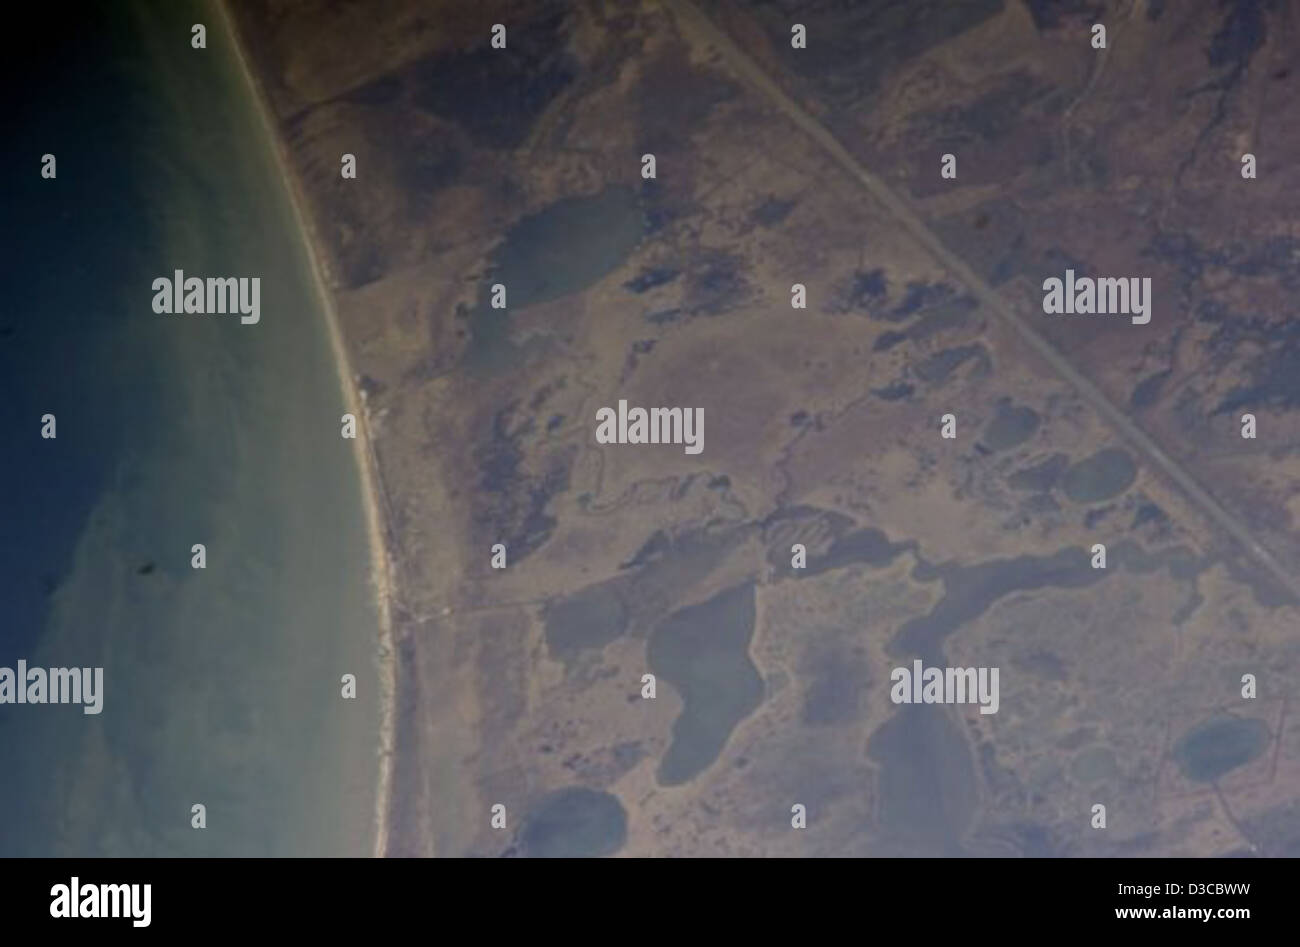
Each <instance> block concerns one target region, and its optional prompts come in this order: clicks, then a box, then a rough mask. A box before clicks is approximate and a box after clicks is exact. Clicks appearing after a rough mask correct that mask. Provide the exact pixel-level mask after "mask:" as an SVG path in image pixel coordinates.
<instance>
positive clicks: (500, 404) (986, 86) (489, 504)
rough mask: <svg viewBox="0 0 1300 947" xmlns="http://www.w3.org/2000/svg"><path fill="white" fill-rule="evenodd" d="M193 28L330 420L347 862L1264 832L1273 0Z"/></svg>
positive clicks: (1276, 52)
mask: <svg viewBox="0 0 1300 947" xmlns="http://www.w3.org/2000/svg"><path fill="white" fill-rule="evenodd" d="M228 6H229V7H230V9H231V11H232V12H233V13H234V14H235V18H236V21H237V23H238V26H239V28H240V33H241V39H242V42H243V44H244V46H245V48H246V50H247V52H248V53H249V55H250V59H251V62H252V64H253V67H254V69H255V71H256V72H257V73H258V77H259V79H260V80H261V83H262V85H263V87H264V88H265V90H266V94H267V96H268V98H269V100H270V103H271V106H272V109H273V112H274V115H275V118H276V120H277V122H278V129H279V132H280V134H281V135H282V137H283V141H284V142H285V144H286V146H287V149H288V152H289V154H290V156H291V165H292V171H293V173H294V174H295V175H296V177H297V179H298V182H299V184H300V185H301V188H302V191H303V193H304V194H305V195H306V198H307V204H308V208H307V209H308V212H309V215H310V217H311V218H312V222H313V226H314V229H315V230H316V232H317V234H318V238H319V242H320V246H319V247H318V252H319V253H320V254H321V255H322V257H323V263H324V265H325V268H326V270H327V272H328V277H329V280H330V282H331V284H332V289H333V292H334V294H335V297H336V301H337V306H338V312H339V315H340V319H341V323H342V328H343V332H344V335H345V338H346V343H347V347H348V350H349V351H348V354H349V357H350V361H351V368H352V371H353V372H354V373H355V374H356V375H357V376H358V377H359V380H360V386H361V389H362V391H363V392H364V393H365V395H366V399H367V403H368V417H367V421H366V423H367V425H368V428H369V433H370V435H371V438H372V440H373V444H374V450H375V457H376V468H377V473H378V481H379V483H380V484H381V493H382V498H383V506H384V510H385V515H386V520H387V523H386V525H387V530H388V543H389V547H390V548H389V554H390V557H391V559H392V562H393V564H394V580H395V584H396V593H395V597H394V601H393V602H392V606H393V610H394V611H393V614H394V621H395V629H394V631H395V635H396V639H397V649H398V656H399V665H398V694H397V715H398V716H397V725H398V731H397V747H396V754H395V760H394V770H393V789H392V799H391V804H390V806H389V815H390V834H389V839H388V844H387V851H388V852H389V853H390V854H393V855H428V854H438V855H466V854H472V855H503V854H523V855H547V854H612V853H615V852H617V853H619V854H627V855H649V854H654V855H760V854H780V855H877V854H878V855H900V854H915V855H930V854H963V853H965V854H980V855H1016V854H1036V855H1047V854H1052V855H1205V856H1209V855H1223V854H1260V855H1282V854H1290V855H1295V854H1300V730H1297V728H1296V727H1295V726H1294V725H1289V723H1290V722H1289V719H1288V714H1289V710H1290V708H1291V705H1292V703H1293V702H1292V700H1291V698H1292V697H1294V696H1297V695H1296V694H1295V683H1294V682H1295V681H1296V676H1297V669H1298V666H1300V633H1297V631H1296V627H1297V619H1298V618H1300V611H1298V609H1297V603H1298V601H1300V596H1297V590H1300V580H1297V579H1295V578H1293V576H1295V575H1296V574H1297V568H1298V567H1300V529H1297V525H1296V517H1297V516H1300V486H1298V485H1300V452H1298V451H1297V446H1300V415H1298V414H1297V413H1296V411H1295V408H1296V406H1297V404H1300V328H1296V325H1297V324H1296V323H1294V321H1293V319H1292V318H1291V311H1290V309H1289V303H1290V301H1291V300H1292V298H1293V294H1294V292H1295V291H1296V290H1297V288H1300V233H1297V232H1296V226H1297V225H1296V224H1295V223H1294V222H1295V221H1297V220H1300V196H1297V194H1300V191H1298V190H1297V188H1295V187H1294V186H1293V183H1294V182H1296V181H1300V122H1291V121H1290V120H1289V119H1288V118H1287V116H1288V115H1289V114H1295V109H1296V105H1295V104H1294V103H1297V102H1300V62H1298V61H1297V59H1296V57H1297V53H1296V52H1295V51H1296V50H1297V49H1298V48H1300V47H1297V43H1296V39H1297V32H1296V31H1297V24H1296V23H1295V22H1294V11H1293V9H1292V5H1291V4H1290V3H1289V2H1282V0H1273V2H1270V0H1223V2H1218V0H1195V2H1193V0H1181V2H1177V3H1175V2H1172V0H1171V2H1161V0H1134V2H1109V3H1107V2H1100V0H1097V2H1083V0H969V2H962V3H954V2H945V0H906V2H891V0H864V2H861V3H857V4H843V3H837V2H831V0H771V2H759V0H752V2H739V0H718V2H705V0H696V2H695V3H689V2H686V0H663V2H652V0H643V2H631V0H625V2H598V0H574V2H541V0H518V2H497V0H480V2H473V3H470V2H428V0H421V2H415V0H383V2H369V3H338V2H327V0H313V2H305V0H304V2H287V0H232V2H230V3H229V4H228ZM498 23H499V24H504V25H505V26H506V27H507V36H508V40H507V46H506V48H505V49H494V48H492V46H491V45H490V39H491V34H492V27H493V24H498ZM796 23H798V24H803V25H805V26H806V28H807V37H808V39H807V48H806V49H795V48H792V47H791V42H790V37H791V27H792V25H793V24H796ZM1094 23H1103V24H1105V25H1106V27H1107V30H1108V43H1107V48H1106V49H1105V50H1098V49H1095V48H1093V47H1092V45H1091V42H1090V38H1091V26H1092V24H1094ZM1246 152H1250V153H1253V154H1255V155H1256V157H1257V159H1258V169H1259V170H1258V178H1257V179H1254V180H1247V179H1244V178H1243V177H1242V174H1241V163H1240V162H1241V156H1242V154H1244V153H1246ZM345 153H350V154H354V155H355V156H356V159H357V168H358V174H357V178H356V179H355V180H348V179H343V178H342V177H341V176H340V173H339V169H340V157H341V156H342V155H343V154H345ZM646 153H653V154H654V155H655V158H656V163H657V176H656V178H655V179H654V180H645V179H643V178H642V175H641V169H642V162H641V156H642V155H643V154H646ZM945 153H951V154H953V155H955V157H956V159H957V170H958V174H957V178H956V179H955V180H951V179H945V178H943V177H941V175H940V159H941V156H942V155H943V154H945ZM1067 267H1072V268H1073V269H1074V270H1075V271H1076V273H1078V274H1080V275H1091V276H1123V277H1128V276H1147V277H1150V278H1151V280H1152V285H1153V300H1154V301H1153V307H1152V318H1151V321H1150V323H1149V324H1147V325H1133V324H1131V323H1130V320H1129V319H1128V317H1127V316H1124V315H1107V316H1086V315H1071V316H1060V315H1053V316H1049V315H1046V314H1044V312H1043V309H1042V296H1043V290H1042V281H1043V280H1044V279H1045V278H1048V277H1052V276H1055V277H1063V276H1064V271H1065V269H1066V268H1067ZM497 282H500V283H502V284H504V285H505V286H506V287H507V290H508V308H507V309H506V310H505V311H504V312H502V311H500V310H493V309H492V308H490V306H489V305H488V296H489V287H490V285H491V284H493V283H497ZM794 283H801V284H803V285H805V286H806V287H807V295H808V306H807V309H804V310H798V309H792V308H791V304H790V299H791V295H790V294H791V286H792V284H794ZM619 399H626V400H627V401H628V403H629V404H630V405H643V406H651V405H654V406H660V405H679V406H691V407H696V406H698V407H702V408H703V409H704V414H705V421H706V423H705V427H704V434H705V441H704V443H705V447H704V451H703V452H702V453H701V454H698V455H689V454H687V453H685V452H684V451H683V450H682V448H681V447H680V446H663V445H660V446H637V445H599V444H597V443H596V441H595V438H594V430H595V413H596V410H597V409H598V408H599V407H601V406H606V405H611V406H613V405H617V403H618V401H619ZM1246 412H1249V413H1252V414H1253V415H1254V416H1255V417H1256V419H1257V425H1258V436H1257V438H1255V439H1254V440H1247V439H1243V438H1242V437H1241V434H1240V429H1241V415H1242V414H1244V413H1246ZM949 413H951V414H954V415H955V416H956V423H957V437H956V438H955V439H953V440H946V439H943V438H941V437H940V418H941V416H943V415H945V414H949ZM497 543H502V544H504V545H505V546H506V549H507V554H508V567H507V568H506V569H504V570H494V569H493V568H492V567H491V564H490V561H491V549H492V547H493V545H494V544H497ZM795 543H803V544H804V545H805V546H806V547H807V550H808V567H807V568H806V569H803V570H794V569H792V568H791V567H790V566H791V547H792V545H793V544H795ZM1095 543H1104V544H1105V545H1106V548H1107V553H1108V562H1107V568H1105V569H1104V570H1103V569H1094V568H1092V567H1091V564H1090V560H1091V557H1092V553H1091V549H1092V547H1093V545H1094V544H1095ZM914 657H922V658H924V659H925V660H926V662H927V663H929V664H939V665H945V664H947V665H954V666H982V667H983V666H988V667H999V668H1000V669H1001V697H1000V708H999V710H998V712H997V713H996V714H989V715H982V714H980V713H979V712H978V708H977V707H975V706H971V705H956V706H924V705H922V706H898V705H895V704H894V703H892V702H891V701H890V699H889V687H890V680H889V675H890V670H891V669H892V668H893V667H895V666H897V665H907V666H910V664H911V661H912V659H913V658H914ZM646 673H654V674H655V675H656V677H657V685H658V692H657V696H656V698H655V699H654V700H643V699H642V695H641V688H642V675H643V674H646ZM1245 674H1252V675H1254V676H1255V678H1256V679H1257V687H1258V696H1257V697H1255V698H1253V699H1247V698H1243V694H1242V688H1243V685H1242V677H1243V675H1245ZM496 804H501V805H504V806H505V808H506V812H507V826H506V828H505V829H499V828H493V827H492V825H491V821H490V820H491V808H492V807H493V806H494V805H496ZM795 804H800V805H803V806H805V807H806V809H807V819H808V827H807V829H806V830H803V831H799V830H795V829H792V827H791V807H792V806H793V805H795ZM1096 804H1102V805H1105V807H1106V817H1107V824H1106V827H1105V828H1104V830H1102V829H1097V828H1094V827H1093V825H1092V818H1093V816H1092V812H1093V806H1094V805H1096Z"/></svg>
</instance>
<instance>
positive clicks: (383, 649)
mask: <svg viewBox="0 0 1300 947" xmlns="http://www.w3.org/2000/svg"><path fill="white" fill-rule="evenodd" d="M214 6H215V7H216V9H217V12H218V14H219V15H220V17H221V20H222V22H223V23H224V25H225V29H226V33H227V34H228V35H229V36H230V39H231V44H230V45H231V48H232V50H233V51H234V54H235V58H236V60H237V61H238V62H239V66H240V71H241V72H242V73H243V74H244V79H245V80H246V81H247V82H248V85H249V88H250V90H251V92H252V95H253V101H254V103H255V104H256V107H257V112H258V114H259V115H260V116H261V118H262V125H263V127H264V129H265V131H266V134H267V137H268V138H269V139H270V141H271V144H272V146H273V147H274V149H275V155H276V164H277V165H278V166H279V168H280V176H281V178H282V180H283V183H284V187H285V190H286V192H287V193H288V195H289V203H290V204H291V205H292V206H293V214H294V218H295V219H296V221H297V223H298V229H299V232H300V233H301V234H302V237H303V240H304V242H305V243H306V248H307V257H308V259H309V260H310V261H311V269H312V276H313V277H314V282H315V284H316V293H317V295H318V296H319V297H320V303H321V307H322V308H323V310H324V312H325V321H326V323H327V325H328V327H329V336H330V345H331V346H332V347H333V349H334V364H335V366H336V367H337V368H338V372H339V382H340V384H341V386H342V388H343V398H344V401H345V403H346V404H347V408H348V410H349V411H351V412H352V413H353V414H355V415H357V416H358V417H360V418H361V421H362V423H361V424H359V425H358V426H357V431H358V436H357V438H356V440H354V441H353V442H352V443H353V447H354V450H355V454H356V461H357V467H358V469H359V470H360V473H361V492H362V495H363V502H364V505H365V513H366V532H367V534H368V535H369V537H370V560H371V583H372V584H373V586H374V592H375V601H376V606H377V611H378V616H379V642H378V652H377V655H376V659H377V661H378V665H379V681H380V688H381V691H382V693H381V694H380V710H379V773H378V775H377V778H376V785H375V814H374V845H373V846H372V854H373V855H375V856H376V857H382V856H383V855H384V853H385V852H386V851H387V849H388V801H389V792H390V784H391V781H392V770H393V734H394V719H393V712H394V693H395V690H396V673H397V672H396V660H397V652H396V650H395V649H394V648H393V627H392V609H391V603H392V599H393V594H394V591H395V590H394V588H393V579H392V570H391V568H390V563H389V561H388V551H387V547H386V546H385V544H384V528H383V522H382V518H381V512H380V509H379V494H378V492H377V489H376V488H377V482H378V475H377V471H376V469H375V454H374V450H373V448H372V446H371V444H370V434H369V430H368V426H369V417H368V413H367V411H366V405H365V400H364V399H363V398H361V396H360V393H359V392H358V390H357V386H356V384H355V382H354V380H353V376H352V371H351V368H350V367H349V360H348V353H347V348H346V346H345V345H344V342H343V332H342V330H341V328H340V327H339V318H338V311H337V309H336V308H335V306H334V295H333V293H332V292H331V291H330V288H329V286H330V284H329V282H328V281H327V264H326V263H325V256H324V254H323V253H322V252H321V250H320V247H321V244H320V242H319V238H318V236H317V233H316V228H315V227H314V226H313V225H312V222H311V220H310V218H309V217H308V215H307V214H306V212H305V211H304V209H303V208H304V207H305V206H306V205H305V202H304V200H303V195H302V191H301V185H300V182H299V181H298V177H297V175H295V174H294V173H293V171H292V169H291V168H292V166H291V165H290V163H289V155H288V153H287V151H286V149H285V146H284V142H283V141H282V140H281V138H280V135H279V133H278V132H277V131H276V126H275V121H274V119H273V117H272V114H271V106H270V101H269V100H268V99H267V97H266V94H265V92H264V90H263V89H262V85H261V83H260V82H259V81H258V79H257V77H256V75H254V73H253V70H252V69H251V68H250V67H249V64H248V59H247V57H245V55H244V50H243V47H242V46H241V45H240V41H239V33H238V30H237V28H236V26H235V22H234V19H233V18H232V17H231V15H230V13H229V11H228V10H227V9H226V5H225V3H224V2H223V0H217V2H216V3H215V4H214Z"/></svg>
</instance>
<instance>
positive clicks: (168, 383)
mask: <svg viewBox="0 0 1300 947" xmlns="http://www.w3.org/2000/svg"><path fill="white" fill-rule="evenodd" d="M87 16H88V17H89V18H90V19H91V20H94V21H95V22H92V23H89V24H83V25H86V26H88V28H87V29H80V28H79V30H78V31H77V32H78V34H79V35H82V36H83V37H84V36H85V35H95V36H96V37H97V38H98V39H97V42H95V43H81V42H79V41H74V40H75V37H74V38H68V37H64V38H61V39H60V38H58V30H57V29H55V28H54V27H53V26H51V29H50V31H48V34H41V33H38V34H36V35H45V36H46V38H45V39H43V40H42V42H44V43H46V44H53V45H51V47H50V48H46V49H38V50H33V51H32V52H33V55H32V57H31V63H32V65H31V66H30V67H28V68H27V69H26V70H18V72H19V73H20V75H19V76H18V79H19V81H22V82H25V83H26V84H27V86H28V87H29V88H28V91H29V93H30V94H28V95H25V96H24V104H22V105H20V106H18V107H17V121H16V123H15V126H14V127H15V132H14V134H12V135H10V136H8V140H7V142H6V146H5V147H6V157H10V158H11V159H12V160H13V162H14V163H13V165H11V166H13V167H23V168H27V167H30V168H31V169H32V171H31V174H30V175H28V177H29V178H30V180H23V181H16V182H9V183H7V184H5V185H4V187H5V188H6V190H7V191H10V190H11V193H6V194H4V195H0V196H2V197H3V198H5V199H6V201H5V206H6V207H8V208H11V209H12V214H13V217H12V219H13V221H14V223H15V227H14V228H13V232H12V233H11V234H10V235H9V236H8V237H7V238H6V247H5V250H6V252H5V253H4V255H3V260H2V262H0V278H2V279H3V285H4V289H5V291H6V293H5V296H4V298H5V299H6V300H8V301H10V302H11V303H14V301H15V300H18V301H19V302H17V303H14V304H13V305H9V306H6V308H5V309H4V310H3V311H0V368H2V369H3V371H0V385H2V386H3V388H2V389H0V395H3V396H4V397H3V399H0V400H3V401H4V409H3V410H4V414H3V415H0V421H3V422H4V424H5V437H6V444H5V461H6V463H5V465H4V473H3V483H2V486H3V499H2V500H0V502H3V504H4V506H3V513H4V522H5V523H6V530H5V536H4V539H3V543H0V545H2V546H3V550H4V552H3V555H4V557H5V558H4V565H5V566H6V567H7V568H6V569H5V571H4V573H3V578H0V582H3V583H4V584H5V585H6V586H7V588H6V590H5V591H6V600H7V601H8V602H10V603H11V609H10V616H9V618H10V620H9V622H8V623H7V626H6V627H4V628H3V630H0V666H8V667H13V666H14V665H15V664H16V662H17V660H18V659H19V658H25V659H27V661H28V663H29V664H32V665H39V666H64V665H67V666H103V667H104V669H105V670H104V691H105V694H104V710H103V713H102V714H100V715H98V716H87V715H85V714H83V713H81V711H80V708H78V707H73V706H14V705H0V771H2V772H3V773H4V774H5V778H4V779H3V780H0V854H55V855H61V854H89V855H166V854H180V855H236V854H252V855H263V854H264V855H272V854H301V855H317V854H365V853H368V852H369V850H370V845H371V832H372V825H371V822H372V817H373V813H374V783H375V776H376V771H377V762H378V758H377V743H378V724H379V684H378V674H377V673H376V667H375V663H374V655H375V653H376V647H377V616H376V611H375V607H374V603H373V594H372V590H371V588H370V585H369V569H370V551H369V548H368V546H367V539H366V531H365V519H364V513H363V507H362V503H361V486H360V477H359V473H358V471H357V468H356V463H355V460H354V455H353V452H352V448H351V442H349V441H346V440H344V439H342V438H341V437H340V436H339V428H340V425H339V418H340V415H341V414H342V413H343V411H344V407H343V397H342V394H341V392H340V391H339V383H338V374H337V369H336V366H335V365H334V363H333V361H332V354H331V350H330V347H329V342H328V335H327V331H326V323H325V317H324V314H323V313H322V312H321V310H320V306H319V302H318V300H317V298H316V296H315V294H314V292H313V284H312V276H311V271H310V268H309V262H308V258H307V256H306V252H305V248H304V246H303V244H302V242H301V238H300V236H299V234H298V233H297V231H296V228H295V225H294V220H293V216H292V212H291V209H290V205H289V203H288V198H287V195H286V194H285V193H284V191H283V188H282V186H281V182H280V178H279V175H278V171H277V169H276V166H275V162H274V156H273V153H272V150H271V147H270V143H269V142H268V141H267V140H266V139H265V137H264V134H263V131H262V127H261V125H260V123H259V120H258V117H257V114H256V112H255V110H254V106H253V103H252V101H251V97H250V96H249V95H248V92H247V89H246V87H245V85H244V83H243V80H242V77H241V76H240V75H239V73H238V71H237V66H236V63H235V60H234V59H233V58H232V56H231V53H230V50H229V47H228V42H229V40H228V37H227V35H226V34H225V32H224V30H223V28H222V25H221V22H220V21H219V20H218V19H217V17H216V15H215V13H214V11H213V10H212V9H210V8H208V7H206V6H205V5H203V4H197V3H188V2H187V3H180V2H177V3H168V4H158V3H140V4H134V5H131V4H114V5H111V7H105V8H101V9H98V10H97V11H96V12H94V13H90V14H87ZM197 22H202V23H205V24H206V25H207V27H208V48H207V49H206V50H194V49H192V48H191V46H190V25H191V24H193V23H197ZM60 44H61V45H60ZM10 68H12V65H11V66H10ZM10 151H12V154H10V153H9V152H10ZM45 151H52V152H54V153H56V156H57V160H58V177H57V178H56V179H55V180H53V181H42V180H41V179H40V177H39V174H38V173H37V169H38V168H39V156H40V154H42V153H43V152H45ZM178 268H180V269H184V270H185V271H186V273H187V274H189V275H200V276H247V277H253V276H257V277H261V281H262V285H261V288H262V294H261V313H262V314H261V321H260V322H259V323H258V324H257V325H241V324H240V321H239V318H238V316H231V315H225V316H223V315H193V314H192V315H158V314H155V313H154V312H153V311H152V308H151V305H150V303H151V300H152V291H151V288H150V286H151V282H152V280H153V278H154V277H157V276H170V275H171V273H172V271H173V270H174V269H178ZM45 412H53V413H55V414H56V415H57V418H58V437H57V439H56V440H54V441H43V440H42V439H41V438H40V437H39V430H40V425H39V418H40V416H41V415H42V414H43V413H45ZM194 543H204V544H205V545H206V547H207V568H206V569H204V570H195V569H192V568H191V567H190V558H191V553H190V549H191V546H192V545H193V544H194ZM345 673H351V674H355V675H356V677H357V680H358V699H356V700H352V701H346V700H344V699H343V698H342V697H341V694H340V687H341V685H340V678H341V676H342V675H343V674H345ZM195 803H202V804H203V805H205V806H206V808H207V828H205V829H202V830H198V829H194V828H192V827H191V806H192V805H194V804H195Z"/></svg>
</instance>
